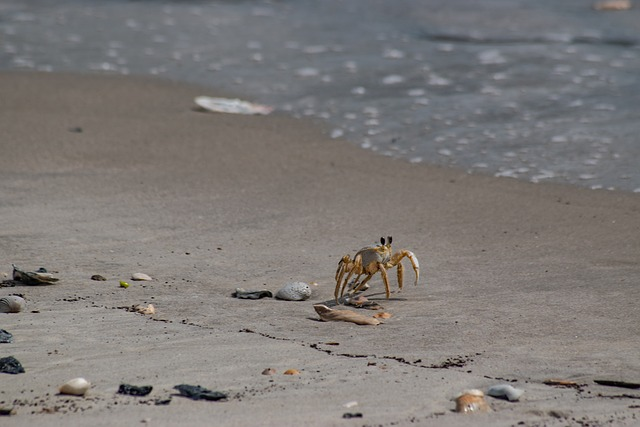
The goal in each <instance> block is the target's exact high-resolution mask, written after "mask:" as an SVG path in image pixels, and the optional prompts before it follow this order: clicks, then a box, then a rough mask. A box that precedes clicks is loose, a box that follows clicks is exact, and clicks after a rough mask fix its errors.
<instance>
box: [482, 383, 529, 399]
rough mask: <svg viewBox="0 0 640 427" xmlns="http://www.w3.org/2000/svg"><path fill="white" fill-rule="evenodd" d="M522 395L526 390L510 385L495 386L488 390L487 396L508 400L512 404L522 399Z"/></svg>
mask: <svg viewBox="0 0 640 427" xmlns="http://www.w3.org/2000/svg"><path fill="white" fill-rule="evenodd" d="M522 393H524V390H522V389H519V388H515V387H513V386H512V385H509V384H498V385H494V386H492V387H490V388H489V390H487V395H489V396H492V397H500V398H502V399H507V400H508V401H510V402H515V401H516V400H518V399H520V396H522Z"/></svg>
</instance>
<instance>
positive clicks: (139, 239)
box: [0, 73, 640, 426]
mask: <svg viewBox="0 0 640 427" xmlns="http://www.w3.org/2000/svg"><path fill="white" fill-rule="evenodd" d="M197 95H221V94H220V93H216V92H215V91H212V90H211V89H205V88H202V87H196V86H190V85H184V84H179V83H175V82H169V81H163V80H157V79H151V78H141V77H115V76H100V75H64V74H46V73H44V74H37V73H33V74H31V73H3V74H2V75H1V76H0V124H1V128H2V142H1V144H0V146H1V148H2V155H1V156H0V196H1V197H0V242H1V243H0V272H3V273H4V275H5V276H6V275H10V274H11V264H12V263H15V264H16V265H18V266H20V267H22V268H24V269H31V270H34V269H37V268H39V267H46V268H47V269H49V270H50V271H53V272H55V273H54V274H55V275H56V276H57V277H59V278H60V281H59V282H58V284H55V285H51V286H15V287H2V288H0V297H1V296H5V295H9V294H14V293H17V294H22V295H23V296H24V297H25V299H26V300H27V303H28V306H27V309H26V310H25V311H24V312H22V313H17V314H0V328H1V329H6V330H8V331H9V332H11V333H12V334H13V335H14V342H13V343H11V344H0V357H5V356H10V355H12V356H14V357H16V358H17V359H18V360H19V361H20V362H21V363H22V365H23V366H24V368H25V370H26V372H25V373H23V374H19V375H9V374H0V407H13V408H14V409H15V412H16V414H15V415H13V416H9V417H4V418H3V419H2V424H3V425H6V426H27V425H41V426H49V425H51V426H53V425H55V426H58V425H62V424H61V423H64V424H65V425H88V424H91V425H95V426H100V425H105V426H115V425H138V424H140V423H141V422H143V423H147V424H149V425H229V426H253V425H278V426H282V425H287V426H289V425H291V426H295V425H301V424H305V425H310V426H315V425H318V426H332V425H340V426H342V425H349V426H350V425H354V426H355V425H400V426H403V425H454V426H455V425H470V424H473V425H487V426H488V425H492V426H494V425H498V426H501V425H505V426H506V425H513V424H517V423H519V422H523V423H524V424H525V425H543V424H544V425H567V424H578V423H582V424H585V423H588V424H589V425H601V424H606V423H613V424H615V425H634V424H636V423H638V422H640V421H639V420H638V418H639V417H640V414H639V413H638V411H639V409H638V408H639V406H640V400H639V399H640V391H638V390H630V389H621V388H616V387H608V386H602V385H598V384H596V383H595V382H594V380H596V379H611V380H623V381H630V382H640V374H639V372H640V359H638V350H639V349H640V333H639V331H640V330H639V328H638V324H639V323H638V322H639V321H640V309H639V308H638V304H637V302H638V301H639V300H640V288H639V287H638V283H639V282H640V195H638V194H633V193H622V192H609V191H593V190H585V189H578V188H575V187H569V186H559V185H543V184H529V183H524V182H520V181H516V180H513V179H508V178H504V179H498V178H492V177H485V176H478V175H467V174H465V173H464V171H459V170H453V169H445V168H437V167H430V166H425V165H422V164H420V165H417V164H409V163H406V162H404V161H400V160H392V159H389V158H386V157H383V156H378V155H376V154H375V153H372V152H368V151H364V150H361V149H359V148H356V147H354V146H352V145H351V144H349V143H348V142H345V141H339V140H332V139H330V138H329V137H328V135H327V132H326V131H325V130H324V129H322V127H321V126H320V125H318V124H315V123H311V122H305V121H303V120H294V119H291V118H288V117H286V116H285V115H282V114H280V113H275V114H272V115H269V116H264V117H263V116H250V117H249V116H237V115H228V114H227V115H226V114H214V113H204V112H200V111H195V110H194V104H193V98H194V97H195V96H197ZM222 95H224V94H222ZM381 236H393V242H394V249H398V250H399V249H407V250H410V251H412V252H414V253H415V255H416V257H417V258H418V259H419V261H420V266H421V271H420V281H419V283H418V285H417V286H414V284H413V280H414V277H415V276H414V273H413V270H412V269H411V266H410V264H409V263H408V262H407V261H405V270H404V271H405V284H404V288H403V290H402V292H401V293H398V292H395V291H396V290H397V284H396V277H395V271H391V272H390V278H391V286H392V290H393V291H394V292H393V293H392V295H391V298H390V299H389V300H386V299H385V297H384V286H383V283H382V280H381V278H380V276H379V275H376V276H375V277H374V278H373V279H372V281H371V287H370V289H369V290H368V291H366V292H365V295H366V296H368V297H369V298H370V299H372V300H374V301H376V302H378V303H380V304H382V305H383V306H384V311H386V312H389V313H391V314H393V317H391V318H390V319H385V320H384V323H383V324H381V325H378V326H359V325H355V324H351V323H343V322H320V321H319V320H318V315H317V314H316V313H315V311H314V309H313V304H319V303H322V304H327V305H331V304H332V299H333V293H334V288H335V281H334V274H335V270H336V267H337V262H338V260H339V259H340V258H341V257H342V256H343V255H346V254H350V255H353V254H354V253H355V251H357V250H358V249H359V248H361V247H362V246H365V245H368V244H373V243H375V242H376V241H378V240H379V238H380V237H381ZM136 272H142V273H146V274H148V275H150V276H151V277H152V278H153V280H152V281H149V282H134V281H131V280H129V279H130V277H131V275H132V274H133V273H136ZM94 274H101V275H103V276H104V277H106V278H107V280H106V281H92V280H90V277H91V276H92V275H94ZM5 278H6V277H5ZM120 280H126V281H127V282H128V283H129V284H130V286H129V287H128V288H126V289H125V288H122V287H120V284H119V282H120ZM289 281H305V282H316V283H317V284H318V285H317V286H316V287H315V288H314V295H313V296H312V298H311V299H310V300H308V301H303V302H290V301H279V300H275V299H260V300H240V299H236V298H233V297H232V296H231V294H232V292H233V291H234V290H235V288H237V287H244V288H246V289H262V288H266V289H269V290H271V291H272V292H275V291H276V290H277V289H278V288H279V287H280V286H282V285H283V284H284V283H286V282H289ZM149 303H151V304H153V305H154V306H155V308H156V314H155V315H153V316H145V315H141V314H136V313H134V312H131V311H128V310H127V308H129V307H131V306H133V305H136V304H145V305H146V304H149ZM358 312H359V313H364V314H373V312H366V311H364V310H358ZM266 368H273V369H274V370H275V371H276V374H275V375H263V374H262V372H263V370H265V369H266ZM287 369H297V370H299V371H300V375H283V372H284V371H285V370H287ZM80 376H82V377H85V378H87V379H88V380H90V381H91V383H92V384H93V386H92V388H91V389H90V391H89V392H88V394H87V395H86V396H85V397H68V396H59V395H57V394H56V392H57V386H59V385H60V384H62V383H63V382H64V381H66V380H68V379H71V378H74V377H80ZM549 378H562V379H569V380H573V381H575V382H576V383H578V384H579V387H577V388H559V387H553V386H549V385H545V384H544V383H543V382H544V380H546V379H549ZM122 383H129V384H134V385H152V386H153V391H152V393H151V394H150V395H149V396H147V397H132V396H124V395H119V394H116V391H117V390H118V387H119V385H120V384H122ZM183 383H186V384H193V385H196V384H197V385H201V386H204V387H207V388H209V389H211V390H216V391H221V392H224V393H227V394H228V395H229V398H228V400H227V401H224V402H205V401H192V400H189V399H186V398H184V397H178V396H172V395H174V394H175V393H176V391H175V390H173V386H175V385H177V384H183ZM501 383H509V384H511V385H513V386H515V387H518V388H521V389H523V390H525V393H524V395H523V396H522V397H521V399H520V401H519V402H507V401H504V400H500V399H495V398H491V397H488V398H487V399H488V402H489V404H490V405H491V406H492V408H493V412H491V413H488V414H474V415H461V414H458V413H455V412H453V408H454V407H455V404H454V402H453V400H452V399H454V398H455V397H456V396H457V395H458V394H459V393H460V392H462V391H463V390H465V389H471V388H477V389H481V390H485V391H486V389H487V388H488V387H490V386H492V385H495V384H501ZM168 398H171V401H170V403H169V404H157V403H162V401H163V400H166V399H168ZM353 402H357V404H354V403H353ZM345 414H355V415H358V414H361V415H362V418H359V417H355V418H351V419H345V418H343V417H344V415H345Z"/></svg>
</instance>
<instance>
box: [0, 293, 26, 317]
mask: <svg viewBox="0 0 640 427" xmlns="http://www.w3.org/2000/svg"><path fill="white" fill-rule="evenodd" d="M26 305H27V302H26V301H25V300H24V298H22V297H19V296H17V295H9V296H8V297H2V298H0V313H19V312H21V311H22V310H24V308H25V307H26Z"/></svg>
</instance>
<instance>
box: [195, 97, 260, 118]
mask: <svg viewBox="0 0 640 427" xmlns="http://www.w3.org/2000/svg"><path fill="white" fill-rule="evenodd" d="M194 102H195V103H196V104H197V105H198V106H199V107H201V108H204V109H205V110H209V111H214V112H217V113H231V114H269V113H270V112H272V111H273V107H269V106H267V105H261V104H254V103H251V102H247V101H242V100H240V99H227V98H213V97H210V96H198V97H196V98H195V99H194Z"/></svg>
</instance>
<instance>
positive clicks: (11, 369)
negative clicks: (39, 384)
mask: <svg viewBox="0 0 640 427" xmlns="http://www.w3.org/2000/svg"><path fill="white" fill-rule="evenodd" d="M0 372H2V373H4V374H24V368H23V367H22V365H21V364H20V362H18V359H16V358H15V357H13V356H9V357H3V358H1V359H0Z"/></svg>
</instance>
